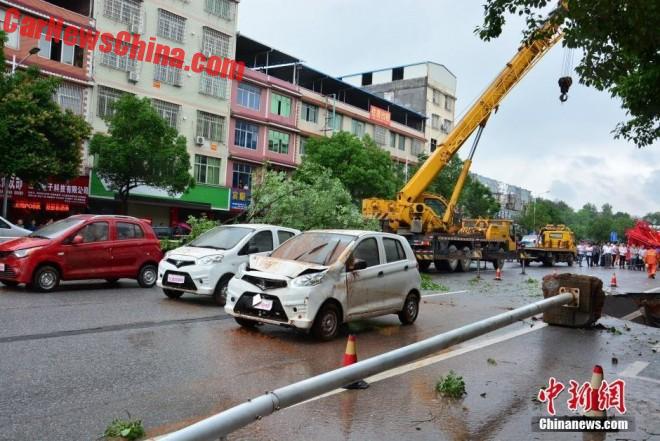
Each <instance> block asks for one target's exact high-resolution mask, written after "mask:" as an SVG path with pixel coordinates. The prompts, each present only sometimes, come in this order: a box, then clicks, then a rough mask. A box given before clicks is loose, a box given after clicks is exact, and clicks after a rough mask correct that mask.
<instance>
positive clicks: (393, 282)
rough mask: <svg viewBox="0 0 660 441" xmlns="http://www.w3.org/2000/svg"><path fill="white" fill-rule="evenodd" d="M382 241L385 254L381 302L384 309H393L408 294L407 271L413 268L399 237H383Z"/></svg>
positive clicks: (398, 305)
mask: <svg viewBox="0 0 660 441" xmlns="http://www.w3.org/2000/svg"><path fill="white" fill-rule="evenodd" d="M382 241H383V250H384V254H385V264H384V265H383V273H384V275H383V296H382V304H383V307H384V308H385V309H395V308H398V307H400V306H401V304H402V303H403V301H404V299H405V298H406V295H408V293H407V292H406V289H407V287H408V286H409V283H408V278H409V271H411V270H412V269H413V268H411V265H410V262H409V261H408V258H407V257H406V252H405V250H404V248H403V245H402V244H401V241H400V240H399V239H397V238H393V237H383V238H382Z"/></svg>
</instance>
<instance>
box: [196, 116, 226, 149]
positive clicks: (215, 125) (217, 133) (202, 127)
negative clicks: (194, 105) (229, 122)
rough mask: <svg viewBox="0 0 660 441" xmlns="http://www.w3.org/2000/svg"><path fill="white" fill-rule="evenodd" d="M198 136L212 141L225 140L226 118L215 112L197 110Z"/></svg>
mask: <svg viewBox="0 0 660 441" xmlns="http://www.w3.org/2000/svg"><path fill="white" fill-rule="evenodd" d="M197 136H203V137H204V138H206V139H210V140H211V141H223V140H224V136H225V118H224V117H222V116H220V115H214V114H213V113H207V112H202V111H201V110H198V111H197Z"/></svg>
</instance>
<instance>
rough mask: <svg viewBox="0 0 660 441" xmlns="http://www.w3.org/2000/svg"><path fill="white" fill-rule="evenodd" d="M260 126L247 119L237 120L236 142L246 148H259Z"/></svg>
mask: <svg viewBox="0 0 660 441" xmlns="http://www.w3.org/2000/svg"><path fill="white" fill-rule="evenodd" d="M258 141H259V127H258V126H257V125H256V124H251V123H249V122H247V121H243V120H237V121H236V128H235V129H234V144H235V145H237V146H239V147H243V148H246V149H252V150H256V149H257V143H258Z"/></svg>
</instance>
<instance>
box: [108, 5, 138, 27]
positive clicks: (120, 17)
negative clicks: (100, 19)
mask: <svg viewBox="0 0 660 441" xmlns="http://www.w3.org/2000/svg"><path fill="white" fill-rule="evenodd" d="M140 3H141V2H140V1H138V0H105V3H104V5H103V15H105V16H106V17H108V18H110V19H112V20H115V21H118V22H121V23H126V24H130V23H133V22H134V21H135V20H136V19H137V18H139V17H140Z"/></svg>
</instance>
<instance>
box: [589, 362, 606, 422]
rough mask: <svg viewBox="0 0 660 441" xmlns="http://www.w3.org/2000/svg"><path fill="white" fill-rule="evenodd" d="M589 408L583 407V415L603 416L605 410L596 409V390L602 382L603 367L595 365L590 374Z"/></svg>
mask: <svg viewBox="0 0 660 441" xmlns="http://www.w3.org/2000/svg"><path fill="white" fill-rule="evenodd" d="M590 384H591V409H585V411H586V412H585V413H584V416H586V417H589V418H605V417H606V415H605V411H604V410H600V409H598V390H599V389H600V386H601V385H602V384H603V368H602V367H601V366H600V365H598V364H597V365H595V366H594V370H593V372H592V374H591V382H590Z"/></svg>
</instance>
